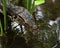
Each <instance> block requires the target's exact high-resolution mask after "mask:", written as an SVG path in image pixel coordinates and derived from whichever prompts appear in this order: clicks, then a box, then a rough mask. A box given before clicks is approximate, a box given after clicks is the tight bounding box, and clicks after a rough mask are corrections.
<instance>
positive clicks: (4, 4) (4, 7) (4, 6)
mask: <svg viewBox="0 0 60 48" xmlns="http://www.w3.org/2000/svg"><path fill="white" fill-rule="evenodd" d="M3 11H4V30H6V0H3Z"/></svg>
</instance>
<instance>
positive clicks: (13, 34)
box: [0, 0, 60, 48]
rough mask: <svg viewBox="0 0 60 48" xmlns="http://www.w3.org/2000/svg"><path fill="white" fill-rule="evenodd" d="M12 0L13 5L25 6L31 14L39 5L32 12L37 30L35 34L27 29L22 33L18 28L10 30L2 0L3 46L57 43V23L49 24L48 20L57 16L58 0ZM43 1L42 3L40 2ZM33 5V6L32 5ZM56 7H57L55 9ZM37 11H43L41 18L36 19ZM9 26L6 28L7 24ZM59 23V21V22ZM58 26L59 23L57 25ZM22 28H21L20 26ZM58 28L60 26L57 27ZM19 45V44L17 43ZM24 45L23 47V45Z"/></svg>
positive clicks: (42, 47)
mask: <svg viewBox="0 0 60 48" xmlns="http://www.w3.org/2000/svg"><path fill="white" fill-rule="evenodd" d="M16 1H17V2H15V0H12V3H13V4H14V5H18V6H23V7H24V8H26V9H27V10H28V11H29V12H30V13H31V14H33V12H34V9H35V6H36V5H39V4H41V5H39V6H40V7H41V10H37V11H36V12H34V15H33V16H34V17H35V18H34V19H35V20H36V22H35V23H36V26H37V30H36V31H37V32H36V33H35V32H33V33H35V35H34V34H33V33H32V32H30V31H28V30H24V31H23V32H26V33H25V34H24V33H21V31H19V30H18V29H16V30H15V28H13V29H12V30H11V22H10V21H9V19H8V21H7V14H6V10H7V9H6V0H3V11H4V28H5V32H4V33H3V29H2V24H1V21H0V30H1V34H2V36H3V34H4V38H3V39H4V40H3V41H4V43H5V44H4V48H20V47H21V48H24V47H26V48H52V47H53V46H54V45H55V44H57V41H58V33H57V32H58V31H56V30H57V24H53V25H50V24H49V23H48V22H49V21H50V20H56V18H57V17H59V16H58V15H59V3H60V2H59V3H58V4H57V2H58V1H56V2H55V3H53V2H52V1H51V0H50V1H48V0H46V2H45V1H44V0H35V4H34V2H33V4H32V3H31V2H32V0H16ZM23 3H24V4H23ZM42 3H44V4H42ZM34 5H35V6H34ZM57 8H58V9H57ZM38 11H41V12H43V16H44V17H43V18H40V19H38V20H37V18H36V16H37V15H36V13H37V12H38ZM6 24H7V26H8V27H9V28H7V26H6ZM59 24H60V23H59ZM59 27H60V25H59ZM21 29H23V28H21ZM59 29H60V28H59ZM18 43H19V44H20V46H19V44H18ZM23 46H24V47H23Z"/></svg>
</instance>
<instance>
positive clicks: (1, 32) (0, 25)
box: [0, 20, 3, 36]
mask: <svg viewBox="0 0 60 48" xmlns="http://www.w3.org/2000/svg"><path fill="white" fill-rule="evenodd" d="M2 35H3V29H2V24H1V20H0V36H2Z"/></svg>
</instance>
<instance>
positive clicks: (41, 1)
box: [35, 0, 45, 6]
mask: <svg viewBox="0 0 60 48" xmlns="http://www.w3.org/2000/svg"><path fill="white" fill-rule="evenodd" d="M43 3H45V0H36V1H35V6H36V5H40V4H43Z"/></svg>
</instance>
